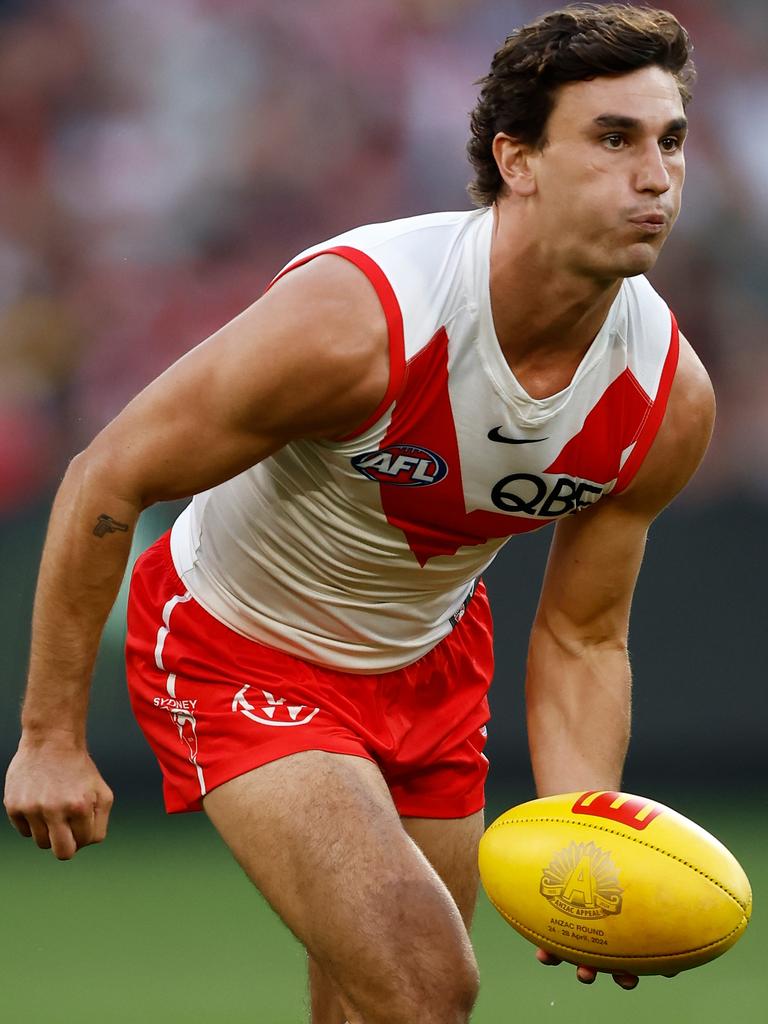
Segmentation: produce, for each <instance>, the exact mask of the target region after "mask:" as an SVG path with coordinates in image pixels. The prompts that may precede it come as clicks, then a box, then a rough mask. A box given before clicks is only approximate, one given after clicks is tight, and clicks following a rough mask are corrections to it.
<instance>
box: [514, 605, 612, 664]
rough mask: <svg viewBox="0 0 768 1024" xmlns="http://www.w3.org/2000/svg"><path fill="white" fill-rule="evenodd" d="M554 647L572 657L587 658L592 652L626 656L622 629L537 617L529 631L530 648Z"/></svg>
mask: <svg viewBox="0 0 768 1024" xmlns="http://www.w3.org/2000/svg"><path fill="white" fill-rule="evenodd" d="M539 645H543V646H547V647H550V648H551V647H556V648H558V649H559V651H560V652H561V653H562V654H565V655H567V656H568V657H572V658H574V657H575V658H584V657H589V656H591V655H592V654H594V653H598V652H599V653H604V654H617V655H621V656H622V657H628V654H629V648H628V636H627V630H626V628H624V629H621V628H618V627H617V626H615V625H614V624H612V623H607V622H602V621H596V622H585V623H574V622H572V621H571V620H570V619H565V618H564V617H563V616H556V617H553V616H544V615H538V616H537V617H536V620H535V622H534V624H533V628H532V630H531V646H539Z"/></svg>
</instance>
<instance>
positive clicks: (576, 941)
mask: <svg viewBox="0 0 768 1024" xmlns="http://www.w3.org/2000/svg"><path fill="white" fill-rule="evenodd" d="M479 858H480V877H481V879H482V882H483V886H484V888H485V891H486V892H487V894H488V898H489V899H490V901H491V903H493V905H494V906H495V907H496V909H497V910H498V911H499V913H500V914H502V916H503V917H504V918H506V920H507V921H508V922H509V923H510V924H511V925H512V927H513V928H515V929H516V930H517V931H518V932H519V933H520V934H521V935H523V936H524V937H525V938H526V939H529V940H530V941H531V942H533V943H535V944H536V945H537V946H541V948H542V949H545V950H547V952H549V953H554V954H555V956H558V957H560V958H561V959H563V960H567V961H569V962H570V963H574V964H586V965H588V966H590V967H598V968H600V969H601V970H606V971H627V972H629V973H631V974H674V973H676V972H678V971H684V970H687V969H688V968H690V967H698V966H699V965H700V964H704V963H707V961H709V960H714V958H715V957H717V956H720V954H721V953H724V952H725V951H726V950H727V949H729V948H730V947H731V946H732V945H733V944H734V942H736V940H737V939H738V938H739V937H740V936H741V935H742V934H743V932H744V929H745V928H746V927H747V923H748V921H749V917H750V914H751V912H752V892H751V890H750V887H749V881H748V879H747V876H746V875H745V874H744V871H743V870H742V868H741V866H740V864H739V863H738V861H737V860H736V858H735V857H734V856H733V855H732V854H731V853H730V852H729V851H728V850H727V849H726V848H725V847H724V846H723V844H722V843H720V842H718V840H717V839H715V838H714V836H711V835H710V834H709V833H708V832H705V831H704V829H703V828H700V827H699V826H698V825H696V824H695V823H694V822H692V821H690V820H689V819H688V818H684V817H683V815H682V814H678V813H677V811H673V810H672V809H671V808H669V807H665V806H664V805H663V804H660V803H657V802H656V801H654V800H647V799H645V798H644V797H640V796H632V795H631V794H629V793H610V792H589V793H566V794H563V795H559V796H549V797H544V798H543V799H541V800H531V801H529V802H528V803H525V804H520V805H519V806H518V807H513V808H512V809H511V810H509V811H507V812H506V813H505V814H502V815H501V817H500V818H497V819H496V821H494V822H493V824H492V825H490V826H489V828H488V829H487V830H486V832H485V834H484V835H483V838H482V839H481V841H480V853H479Z"/></svg>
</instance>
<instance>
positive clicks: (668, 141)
mask: <svg viewBox="0 0 768 1024" xmlns="http://www.w3.org/2000/svg"><path fill="white" fill-rule="evenodd" d="M659 145H660V146H661V148H662V149H663V150H664V152H665V153H674V152H676V151H677V150H678V149H680V148H681V147H682V145H683V143H682V140H681V139H679V138H678V137H677V136H676V135H667V137H666V138H664V139H662V140H661V142H660V143H659Z"/></svg>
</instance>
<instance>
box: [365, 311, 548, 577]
mask: <svg viewBox="0 0 768 1024" xmlns="http://www.w3.org/2000/svg"><path fill="white" fill-rule="evenodd" d="M395 444H417V445H420V446H422V447H424V448H427V449H431V450H432V451H434V452H437V453H438V454H439V455H440V456H441V458H442V459H443V460H444V462H446V463H447V465H448V473H447V474H446V476H445V477H443V479H442V480H439V481H438V482H437V483H434V484H432V485H431V486H430V487H424V488H408V487H390V486H387V485H384V486H382V487H381V504H382V507H383V509H384V512H385V514H386V517H387V521H388V522H389V523H391V524H392V526H396V527H397V528H398V529H400V530H402V531H403V533H404V534H405V536H406V539H407V540H408V546H409V547H410V549H411V551H412V552H413V553H414V555H415V556H416V558H417V560H418V562H419V565H421V566H424V565H426V563H427V561H428V560H429V559H430V558H434V557H435V556H436V555H453V554H455V553H456V552H457V551H458V549H459V548H460V547H464V546H473V545H477V544H484V543H485V542H486V541H487V540H489V539H490V538H491V537H509V536H510V535H511V534H515V533H527V532H529V531H530V530H537V529H538V528H539V527H540V526H542V525H543V522H542V520H537V519H523V518H519V517H516V516H508V515H502V514H501V513H498V512H488V511H486V510H484V509H475V510H474V511H472V512H467V509H466V505H465V502H464V487H463V481H462V478H461V461H460V458H459V445H458V441H457V438H456V424H455V423H454V419H453V410H452V409H451V398H450V395H449V393H448V334H447V333H446V330H445V328H444V327H441V328H440V330H439V331H438V332H437V334H435V336H434V337H433V338H432V340H431V341H430V343H429V344H428V345H427V346H426V347H425V348H423V349H422V350H421V351H420V352H419V353H418V355H416V356H414V358H413V359H412V360H411V361H410V362H409V363H408V364H407V367H406V379H405V386H404V388H403V390H402V391H401V393H400V396H399V397H398V400H397V403H396V405H395V409H394V412H393V413H392V420H391V422H390V424H389V427H388V429H387V432H386V434H385V436H384V439H383V440H382V442H381V448H382V449H383V448H389V447H390V446H392V445H395ZM438 523H439V526H438V525H437V524H438Z"/></svg>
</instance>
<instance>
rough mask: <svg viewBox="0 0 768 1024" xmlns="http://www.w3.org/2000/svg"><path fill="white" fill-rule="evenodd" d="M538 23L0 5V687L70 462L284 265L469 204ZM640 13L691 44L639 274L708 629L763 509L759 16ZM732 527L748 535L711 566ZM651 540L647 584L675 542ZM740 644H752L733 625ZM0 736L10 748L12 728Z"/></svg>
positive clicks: (767, 192) (269, 8)
mask: <svg viewBox="0 0 768 1024" xmlns="http://www.w3.org/2000/svg"><path fill="white" fill-rule="evenodd" d="M553 6H556V3H552V2H550V3H547V2H542V0H282V2H279V3H274V2H273V0H270V2H267V0H160V2H158V0H0V553H1V554H2V568H3V574H4V576H5V579H4V581H3V585H2V600H3V623H4V624H3V626H2V632H1V633H0V639H2V645H3V647H4V649H5V652H6V655H7V652H8V651H9V650H10V652H11V655H10V665H11V668H10V671H11V674H12V676H13V683H12V689H13V690H14V691H15V690H19V691H20V688H21V676H22V674H23V661H24V658H25V656H26V654H25V651H26V642H27V632H28V619H29V614H28V613H29V603H30V601H31V588H32V582H33V580H34V573H35V567H36V560H37V556H38V553H39V545H40V542H41V538H42V529H43V525H44V522H45V517H46V515H47V510H48V508H49V504H50V497H51V494H52V492H53V490H54V488H55V484H56V482H57V481H58V479H59V478H60V476H61V474H62V472H63V469H64V467H65V466H66V463H67V461H68V460H69V459H70V458H71V457H72V455H73V454H75V453H76V452H77V451H79V450H80V449H81V448H83V447H84V446H85V445H87V443H88V442H89V440H90V439H91V438H92V437H93V436H94V435H95V434H96V433H97V432H98V430H99V429H100V428H101V427H102V426H103V425H104V424H105V423H106V422H107V421H108V420H109V419H110V418H111V417H112V416H114V415H115V414H116V413H117V412H118V411H119V410H120V409H121V407H122V406H123V405H124V404H125V403H126V401H127V400H128V399H129V398H130V397H131V396H132V395H134V394H135V393H136V392H137V391H138V390H139V389H140V388H141V387H142V386H143V385H144V384H145V383H147V382H148V381H149V380H150V379H152V378H153V377H155V376H156V375H157V374H158V373H159V372H160V371H161V370H163V369H164V368H165V367H166V366H168V365H169V364H170V363H171V362H172V361H173V360H174V359H176V358H177V357H178V356H179V355H181V354H182V353H183V352H185V351H186V350H187V349H188V348H190V347H191V346H192V345H194V344H195V343H197V342H198V341H200V340H202V339H203V338H204V337H206V336H207V335H208V334H209V333H211V332H212V331H213V330H214V329H216V328H217V327H218V326H220V325H221V324H222V323H223V322H225V321H226V320H228V319H229V318H231V317H232V316H233V315H235V314H236V313H237V312H238V311H239V310H240V309H242V308H243V307H244V306H245V305H247V304H249V303H250V302H251V301H253V300H254V299H255V298H256V297H257V296H258V295H259V293H260V292H261V290H262V289H263V287H264V285H265V284H266V282H267V281H268V280H269V279H270V277H271V276H272V275H273V274H274V273H275V272H276V271H277V270H278V269H279V268H280V267H281V266H282V265H283V264H284V263H285V262H287V261H288V260H289V259H290V258H291V256H292V255H293V254H294V253H295V252H297V251H299V250H300V249H302V248H303V247H304V246H306V245H308V244H310V243H312V242H315V241H319V240H321V239H322V238H325V237H329V236H332V235H334V234H337V233H339V232H340V231H343V230H345V229H347V228H349V227H352V226H354V225H356V224H359V223H365V222H370V221H377V220H385V219H390V218H394V217H400V216H407V215H410V214H416V213H422V212H428V211H433V210H447V209H462V208H467V207H468V206H469V205H470V204H469V201H468V198H467V195H466V191H465V188H466V184H467V181H468V180H469V177H470V169H469V165H468V163H467V161H466V157H465V144H466V139H467V134H468V112H469V111H470V109H471V108H472V106H473V104H474V100H475V94H476V88H475V86H474V85H473V83H474V82H475V81H476V80H477V79H478V78H479V77H480V76H481V75H483V74H484V73H485V72H486V70H487V68H488V65H489V62H490V58H491V55H492V53H493V52H494V51H495V49H496V48H497V47H498V46H499V45H500V44H501V42H502V41H503V40H504V38H505V36H506V35H507V34H509V32H510V31H512V29H513V28H514V27H515V26H517V25H519V24H521V23H523V22H524V21H526V20H529V19H530V18H532V17H534V16H537V15H539V14H542V13H544V11H546V10H548V9H551V8H552V7H553ZM665 6H667V7H668V8H669V9H670V10H672V11H673V13H675V14H676V15H677V16H678V17H679V18H680V19H681V21H682V22H683V23H684V24H685V25H686V26H687V27H688V29H689V31H690V33H691V35H692V37H693V41H694V45H695V59H696V63H697V66H698V71H699V82H698V85H697V87H696V91H695V96H694V100H693V103H692V105H691V107H690V109H689V118H690V121H691V134H690V140H689V142H688V144H687V153H688V168H689V171H688V183H687V188H686V195H685V199H684V207H683V213H682V216H681V218H680V221H679V222H678V226H677V228H676V230H675V233H674V234H673V236H672V239H671V241H670V242H669V243H668V245H667V248H666V250H665V251H664V253H663V255H662V257H661V260H660V264H659V267H658V269H657V270H656V271H655V272H654V274H653V281H654V284H655V285H656V287H657V288H658V289H659V290H660V291H661V293H662V294H663V295H664V296H665V298H666V299H667V300H668V301H669V303H670V305H671V306H672V307H673V309H674V310H675V311H676V313H677V315H678V319H679V320H680V323H681V326H682V328H683V330H684V332H685V333H686V334H687V336H688V337H689V338H690V339H691V341H692V342H693V344H694V346H695V347H696V348H697V349H698V350H699V352H700V354H701V355H702V357H703V359H704V361H705V363H706V364H707V366H708V367H709V369H710V372H711V374H712V376H713V379H714V382H715V386H716V390H717V394H718V399H719V409H720V414H719V421H718V426H717V432H716V435H715V438H714V442H713V445H712V448H711V451H710V453H709V455H708V457H707V459H706V462H705V464H704V466H703V468H702V470H701V472H700V473H699V475H698V476H697V478H696V480H695V482H694V483H693V484H692V485H691V486H690V488H689V489H688V491H687V492H686V494H685V495H684V497H683V499H682V502H681V505H680V506H679V507H680V508H682V509H683V510H685V509H688V510H689V511H690V515H691V516H692V517H693V518H692V519H686V518H685V515H686V513H685V511H683V512H682V513H681V512H677V513H676V515H677V516H678V519H677V520H674V519H672V520H670V522H672V523H673V527H670V528H674V523H677V524H678V527H677V528H678V529H679V530H680V538H681V539H684V538H685V537H686V536H688V535H689V523H690V522H696V523H699V524H701V523H710V524H711V529H710V533H711V541H710V540H708V541H707V544H708V545H710V550H709V551H705V552H704V560H705V561H706V559H707V558H709V557H710V555H711V557H712V559H713V568H712V569H711V573H710V574H709V575H708V574H707V569H706V566H704V569H703V570H702V575H701V579H700V585H699V590H700V593H699V594H698V599H699V600H705V599H706V598H707V596H709V599H710V605H708V606H707V608H709V607H713V608H716V609H717V615H715V614H714V611H713V617H712V621H711V624H710V626H711V628H712V629H713V630H715V631H716V630H717V623H718V622H719V621H720V619H719V618H718V616H720V615H722V614H723V613H724V612H727V611H728V608H729V607H730V608H731V609H733V608H734V607H735V606H734V601H736V602H738V600H740V599H741V600H744V601H746V598H744V597H743V586H742V581H741V578H739V579H738V580H736V579H733V578H731V579H730V581H729V580H728V578H727V571H728V570H729V567H730V570H733V568H734V565H736V564H737V563H745V564H747V565H749V566H750V572H752V573H753V572H754V562H755V559H756V558H757V557H759V555H760V552H761V551H762V550H763V549H762V543H763V533H762V522H763V519H764V512H765V509H766V503H768V483H767V481H768V475H766V472H765V467H766V465H767V464H768V344H766V343H767V342H768V259H767V258H766V255H767V253H766V245H765V238H766V232H767V231H768V174H766V170H765V169H766V166H768V125H767V124H766V111H767V110H768V64H766V61H765V54H766V52H768V14H767V13H766V7H765V0H728V2H726V0H668V2H667V3H666V4H665ZM200 442H201V443H204V442H205V437H204V425H201V437H200ZM723 503H726V504H725V506H724V505H723ZM726 506H727V509H728V513H727V514H725V513H724V512H722V511H721V512H720V513H718V515H719V518H715V519H712V518H711V516H710V518H709V519H708V518H707V516H708V515H710V513H711V510H712V509H717V508H720V509H722V508H723V507H726ZM739 508H748V509H749V510H750V512H749V516H750V517H751V518H749V523H751V524H752V526H751V527H749V528H748V527H746V526H745V525H744V522H743V521H740V520H739V518H738V516H736V515H735V514H734V510H737V509H739ZM680 516H683V518H682V519H681V518H680ZM30 522H32V523H34V524H35V526H34V531H33V533H32V534H25V532H24V530H25V528H26V527H25V524H28V523H30ZM681 524H682V525H681ZM701 529H704V527H701ZM750 529H751V530H752V532H751V533H750ZM734 533H735V534H739V533H741V534H744V535H748V536H749V537H752V538H753V540H752V541H749V542H748V543H747V548H746V549H743V550H740V549H733V550H731V549H730V548H729V549H727V550H726V549H725V548H723V547H722V545H723V542H724V538H725V539H727V538H729V537H731V536H732V535H733V534H734ZM750 544H751V547H750V546H749V545H750ZM667 547H668V551H667V549H666V548H664V547H663V545H662V549H663V550H665V551H667V553H666V554H665V556H664V559H662V562H663V565H665V566H666V567H667V568H666V571H667V572H668V573H669V572H671V569H670V568H669V566H670V565H672V564H676V563H675V552H676V551H677V552H679V551H680V550H682V548H681V546H680V544H679V543H678V542H677V541H674V542H673V541H671V540H670V541H669V543H668V545H667ZM718 552H719V554H718ZM763 553H764V552H763ZM687 557H688V556H686V558H687ZM718 557H719V558H720V563H718V564H720V570H722V571H721V572H720V576H719V577H717V582H716V583H715V582H713V580H714V579H715V576H716V566H715V562H716V560H717V558H718ZM690 558H691V559H693V560H694V561H696V560H697V559H698V560H699V561H701V560H702V548H701V547H700V546H699V547H698V548H694V549H692V553H691V555H690ZM670 559H671V561H670ZM660 564H661V563H660ZM662 567H663V566H662ZM680 568H681V569H682V571H685V567H684V566H681V567H680ZM720 570H717V571H720ZM724 573H725V575H723V574H724ZM713 574H714V575H713ZM659 578H661V577H659ZM665 579H666V577H665ZM665 586H666V584H665ZM708 587H711V593H710V594H709V595H707V588H708ZM534 589H535V587H534ZM662 589H663V588H662ZM654 600H655V599H654ZM756 601H762V602H763V608H764V599H763V598H762V593H758V591H757V590H755V592H754V596H753V597H750V598H749V610H750V611H753V612H754V611H755V602H756ZM648 604H649V607H651V606H653V607H658V602H657V603H656V605H654V603H653V600H650V599H649V601H648ZM702 607H703V606H702ZM684 611H685V609H682V608H680V607H675V608H674V609H673V610H671V611H670V612H669V614H670V615H683V613H684ZM701 615H706V608H705V609H704V611H702V612H701V613H699V612H696V616H699V619H700V618H701ZM692 616H693V618H695V617H696V616H694V615H693V613H692V612H690V610H689V613H688V619H689V620H691V619H692ZM737 619H738V617H737ZM707 621H709V620H707ZM9 623H11V624H10V625H9ZM696 625H697V623H696V622H692V628H695V627H696ZM739 626H740V627H741V629H742V630H743V631H744V632H746V634H747V641H746V642H747V643H749V642H752V640H753V639H754V637H753V632H756V630H755V631H753V630H751V628H750V627H748V626H745V624H744V617H743V616H741V618H740V619H738V622H736V621H735V622H734V627H735V628H739ZM698 628H699V630H701V628H702V627H701V621H699V623H698ZM729 643H732V644H734V645H735V644H738V645H740V648H742V649H743V647H744V643H745V640H744V638H743V637H741V638H739V639H738V641H734V640H733V638H732V637H731V638H729ZM117 646H119V644H116V648H117ZM755 659H757V653H755ZM5 660H6V663H8V661H9V658H8V657H6V659H5ZM710 660H711V659H710ZM750 664H751V663H750ZM723 665H724V666H726V667H727V661H724V662H723ZM681 670H682V667H681ZM749 671H750V672H751V669H750V670H749ZM745 672H746V669H742V670H741V674H742V675H744V674H745ZM717 682H718V683H723V680H722V679H721V678H720V679H718V680H717ZM726 682H727V683H728V685H734V686H735V685H736V680H731V679H729V680H727V681H726ZM98 700H99V698H98V697H97V703H98ZM110 706H111V705H110ZM679 711H680V714H679V716H678V720H680V721H682V720H683V717H684V714H688V711H686V710H685V709H684V708H682V707H681V708H680V709H679ZM103 713H104V714H105V715H107V714H108V713H109V712H108V710H104V711H103ZM694 713H695V711H694ZM115 714H116V715H117V712H115ZM747 718H749V716H747ZM735 723H736V719H734V727H735ZM721 724H722V723H721ZM753 726H754V722H753ZM748 727H749V725H748ZM5 728H6V730H7V735H8V736H10V735H11V734H13V733H14V732H15V729H16V725H15V717H14V715H13V714H12V715H11V716H10V718H6V726H5ZM712 729H713V730H715V729H716V725H715V724H712ZM670 736H671V734H670Z"/></svg>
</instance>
